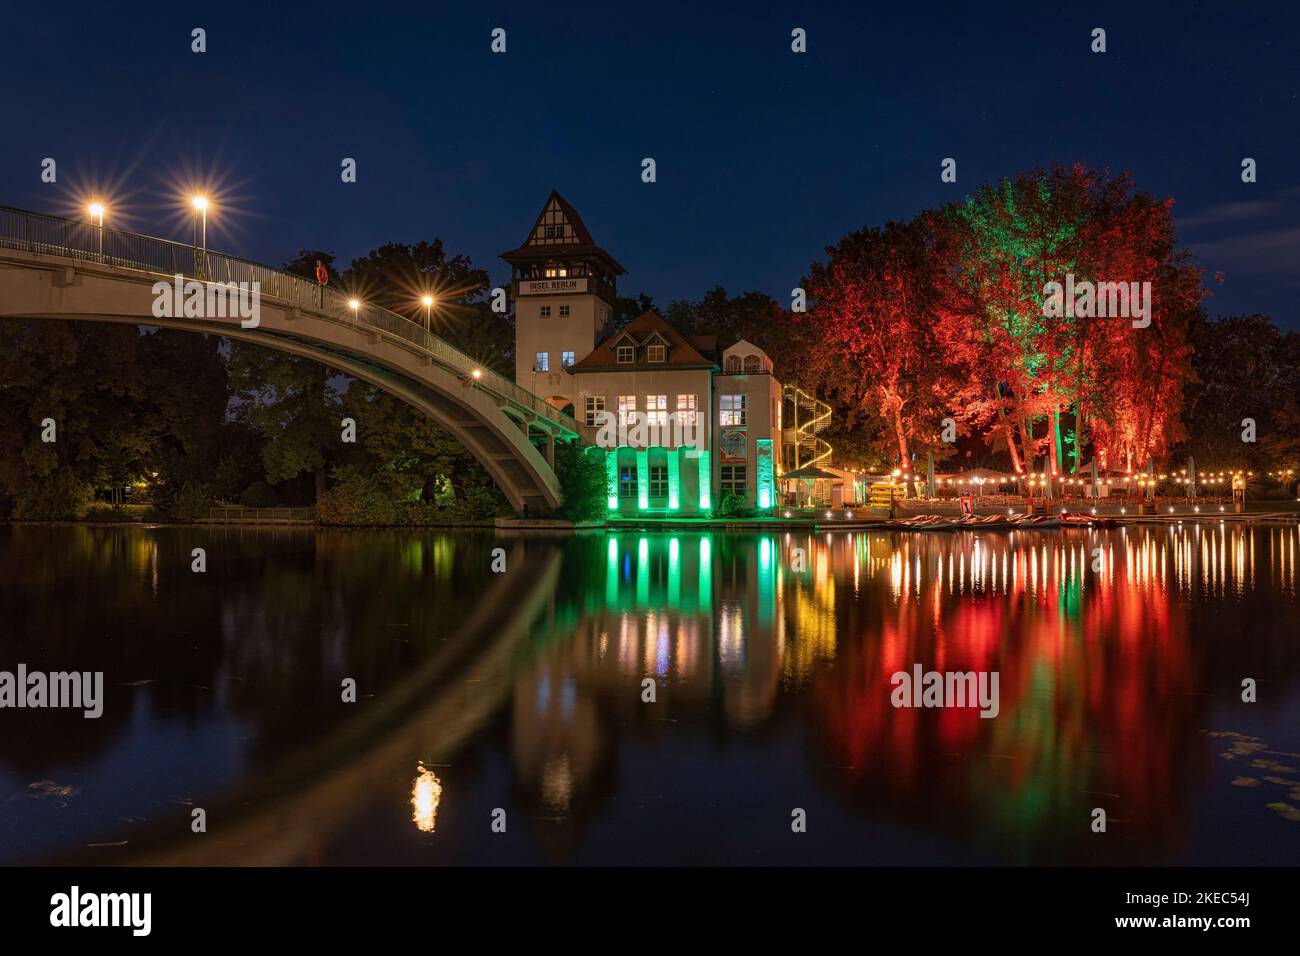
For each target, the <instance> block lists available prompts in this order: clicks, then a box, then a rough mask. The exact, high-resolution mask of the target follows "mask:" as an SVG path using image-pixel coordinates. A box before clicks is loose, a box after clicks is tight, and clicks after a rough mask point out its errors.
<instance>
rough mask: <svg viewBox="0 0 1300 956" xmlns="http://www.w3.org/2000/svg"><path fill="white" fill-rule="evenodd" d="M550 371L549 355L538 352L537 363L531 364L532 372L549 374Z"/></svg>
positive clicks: (548, 353)
mask: <svg viewBox="0 0 1300 956" xmlns="http://www.w3.org/2000/svg"><path fill="white" fill-rule="evenodd" d="M550 370H551V353H550V352H538V353H537V361H536V362H535V363H534V364H533V371H534V372H549V371H550Z"/></svg>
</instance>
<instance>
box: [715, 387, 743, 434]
mask: <svg viewBox="0 0 1300 956" xmlns="http://www.w3.org/2000/svg"><path fill="white" fill-rule="evenodd" d="M718 424H719V425H722V426H727V425H743V424H745V396H744V395H719V396H718Z"/></svg>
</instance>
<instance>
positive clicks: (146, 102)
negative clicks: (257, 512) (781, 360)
mask: <svg viewBox="0 0 1300 956" xmlns="http://www.w3.org/2000/svg"><path fill="white" fill-rule="evenodd" d="M110 6H117V5H110V4H96V5H93V6H82V5H79V4H59V5H44V4H21V5H18V4H13V3H11V4H8V5H7V7H6V9H5V12H4V29H3V32H0V57H2V59H0V62H3V63H4V65H5V74H6V76H5V80H4V83H3V90H4V92H3V94H2V95H3V102H4V116H3V130H4V135H3V139H2V140H0V183H3V189H0V203H6V204H10V205H16V206H21V207H25V208H30V209H37V210H42V211H50V212H62V213H64V214H75V212H76V209H77V205H78V203H79V201H80V197H81V196H83V195H84V194H85V193H87V192H89V191H91V190H94V189H101V190H103V191H104V192H106V193H107V194H108V195H109V197H110V199H111V200H112V201H113V206H112V216H111V224H113V225H117V226H119V227H120V228H129V229H133V230H136V231H140V232H146V233H150V234H154V235H165V236H170V237H173V238H178V239H185V240H187V241H188V238H189V225H188V220H187V219H186V218H185V215H184V212H183V210H182V209H180V208H179V207H178V205H177V203H176V202H175V200H174V196H175V195H176V194H178V193H179V192H180V189H181V186H182V184H184V183H185V182H187V181H193V180H196V179H204V178H206V179H208V180H209V181H210V182H212V183H214V184H215V192H216V194H217V195H218V197H219V199H220V200H221V208H220V210H219V212H217V213H216V214H215V215H214V217H213V220H212V222H211V226H210V230H211V231H210V235H209V244H210V245H211V246H212V247H213V248H217V249H222V250H223V251H231V252H235V253H238V254H242V255H246V256H248V257H250V258H254V259H258V260H261V261H265V262H270V263H279V262H281V261H283V260H284V259H285V258H287V257H288V256H290V255H292V254H293V253H294V252H296V251H297V250H298V249H299V248H302V247H321V248H326V249H330V250H333V251H334V252H336V253H337V254H338V255H339V257H340V258H341V259H342V261H343V263H346V262H347V261H348V260H350V259H351V258H352V257H353V256H355V255H358V254H362V253H364V252H366V251H367V250H369V249H371V248H373V247H374V246H376V245H378V244H379V243H382V242H385V241H391V240H396V241H414V240H417V239H421V238H433V237H435V236H437V237H441V238H442V239H443V240H444V241H445V242H446V244H447V246H448V248H449V249H451V250H453V251H461V252H465V253H467V254H469V255H470V256H471V257H472V258H473V259H474V261H475V262H476V264H479V265H482V266H486V267H488V268H489V269H491V270H492V273H493V275H494V276H495V277H497V278H498V279H499V278H500V277H502V276H504V275H506V274H508V273H507V272H506V270H505V268H504V264H503V263H501V262H500V260H498V259H497V258H496V255H497V253H499V252H501V251H502V250H504V249H507V248H511V247H513V246H515V245H518V244H519V243H520V242H521V241H522V240H523V238H524V236H525V234H526V232H527V229H528V227H529V226H530V225H531V224H532V220H533V217H534V216H535V215H536V214H537V212H538V210H539V209H540V207H541V205H542V202H543V200H544V199H545V197H546V195H547V192H548V191H549V190H550V189H551V188H552V187H555V188H557V189H559V190H560V192H561V193H563V194H564V195H565V196H566V197H567V198H568V199H569V200H570V201H571V202H573V203H574V205H575V206H577V208H578V209H579V211H580V212H581V213H582V214H583V216H584V218H585V220H586V222H587V225H588V226H589V227H590V228H591V230H592V232H593V234H594V236H595V238H596V240H597V241H598V242H600V243H601V244H602V245H603V246H605V248H607V249H608V250H609V251H610V252H611V253H612V254H613V255H614V256H615V257H616V258H617V259H619V260H620V261H621V262H622V264H623V265H624V266H625V267H626V268H627V270H628V273H629V274H628V275H627V276H626V277H625V278H624V280H623V284H622V286H621V288H622V289H623V291H624V292H627V293H634V292H637V291H641V290H644V291H646V292H648V293H650V294H651V295H652V296H654V298H655V300H656V301H657V302H659V303H660V304H661V305H666V304H667V303H668V302H669V301H671V300H673V299H676V298H683V297H692V298H693V297H698V296H699V295H700V294H702V293H703V292H704V291H705V290H707V289H708V288H710V287H711V286H713V285H715V284H721V285H723V286H724V287H726V288H727V289H728V290H729V291H731V292H740V291H742V290H746V289H762V290H764V291H768V292H770V293H772V294H774V295H777V296H778V297H780V298H782V299H787V297H788V292H789V289H790V288H791V287H792V286H794V285H795V284H796V283H797V281H798V279H799V277H800V276H801V275H802V274H803V273H804V272H805V270H806V267H807V265H808V263H809V261H811V260H812V259H814V258H817V257H819V256H821V254H822V250H823V247H824V246H825V245H827V244H828V243H832V242H835V241H836V240H838V239H839V238H840V237H841V236H843V235H844V234H845V233H846V232H848V231H851V230H853V229H857V228H859V227H861V226H863V225H869V224H880V223H882V222H884V221H885V220H886V219H889V218H907V217H910V216H911V215H913V214H914V213H916V212H917V211H919V210H921V209H923V208H926V207H932V206H935V205H938V204H940V203H942V202H944V201H947V200H951V199H956V198H959V197H960V196H962V195H965V194H966V193H967V192H969V191H970V190H972V189H973V188H974V187H975V186H976V185H977V184H979V183H981V182H984V181H988V180H995V179H997V178H998V177H1001V176H1003V175H1009V174H1013V173H1015V172H1017V171H1020V170H1023V169H1027V168H1031V167H1033V166H1037V165H1046V164H1050V163H1052V162H1062V163H1070V162H1074V161H1079V160H1081V161H1084V162H1086V163H1089V164H1092V165H1095V166H1099V167H1109V168H1110V169H1112V170H1115V171H1119V170H1128V171H1130V172H1131V173H1132V174H1133V176H1134V177H1135V179H1136V181H1137V183H1138V185H1139V187H1140V188H1143V189H1145V190H1147V191H1149V192H1151V193H1153V194H1155V195H1157V196H1162V197H1163V196H1173V197H1174V198H1175V199H1176V206H1175V210H1176V214H1177V217H1178V221H1179V238H1180V242H1181V243H1182V244H1183V245H1185V246H1186V247H1188V248H1189V249H1191V250H1192V251H1193V253H1195V254H1196V256H1197V259H1198V261H1199V262H1200V264H1201V265H1202V266H1203V268H1204V269H1205V272H1206V275H1207V281H1209V284H1210V285H1211V286H1212V287H1213V288H1214V291H1215V295H1214V298H1213V299H1211V300H1210V302H1209V303H1208V308H1209V310H1210V312H1211V314H1220V313H1225V312H1247V311H1264V312H1268V313H1270V314H1272V315H1273V316H1274V317H1275V318H1276V319H1277V320H1278V321H1279V322H1280V323H1282V324H1284V325H1287V326H1289V327H1291V328H1300V318H1298V317H1297V309H1296V305H1295V303H1296V295H1295V293H1296V292H1297V287H1300V269H1297V258H1298V257H1297V251H1298V250H1300V215H1298V213H1300V99H1297V95H1298V94H1300V66H1298V65H1297V64H1300V53H1298V52H1297V45H1298V41H1300V29H1298V28H1300V13H1297V12H1296V11H1297V9H1298V8H1297V5H1296V4H1295V3H1292V2H1287V3H1276V4H1274V3H1263V4H1249V5H1248V4H1236V3H1232V4H1229V3H1218V4H1203V3H1171V4H1150V5H1146V4H1135V3H1120V4H1113V5H1104V4H1103V5H1098V4H1087V5H1086V7H1087V8H1088V9H1087V10H1086V11H1085V10H1083V9H1079V10H1076V9H1074V7H1075V6H1076V5H1075V4H1058V5H1050V4H1026V5H1023V6H1018V5H1011V4H976V3H961V4H957V3H953V4H944V3H921V2H916V3H912V4H898V5H888V7H893V8H897V9H889V8H887V6H886V5H883V4H882V5H877V4H869V3H858V2H854V3H844V4H824V5H815V4H783V3H759V4H754V3H737V4H733V5H726V6H721V7H720V6H718V5H715V4H709V5H707V8H706V5H705V4H684V5H676V4H671V3H661V2H658V0H656V2H654V3H641V4H613V3H601V4H585V3H578V2H569V3H563V4H521V5H509V4H479V3H456V4H433V3H426V4H410V5H396V4H392V5H390V4H374V3H360V2H358V3H347V4H336V3H329V2H324V3H318V4H315V5H313V6H311V7H307V6H297V5H293V6H289V5H284V4H280V3H271V2H264V3H259V4H243V3H229V4H202V5H195V7H194V11H193V12H184V11H183V10H182V5H179V4H169V5H166V6H162V5H149V4H132V5H130V7H129V9H131V10H132V13H131V14H130V15H129V16H128V15H124V14H121V13H118V12H114V11H113V10H110V9H108V8H109V7H110ZM1077 6H1078V7H1080V8H1083V7H1084V6H1085V5H1083V4H1079V5H1077ZM196 26H197V27H203V28H205V29H206V30H207V40H208V52H207V53H204V54H194V53H191V52H190V30H191V29H192V28H193V27H196ZM497 26H501V27H504V28H505V29H506V30H507V36H508V52H507V53H506V54H504V55H493V54H492V53H490V52H489V48H488V47H489V41H490V37H489V34H490V32H491V30H492V29H493V28H494V27H497ZM796 26H798V27H803V28H805V29H806V30H807V31H808V53H807V54H805V55H795V54H793V53H791V52H790V31H791V29H792V28H794V27H796ZM1096 26H1100V27H1104V28H1105V29H1106V30H1107V41H1108V52H1106V53H1105V54H1093V53H1091V52H1090V51H1089V44H1090V32H1091V30H1092V28H1093V27H1096ZM47 156H49V157H54V158H55V159H56V160H57V161H58V173H59V181H58V183H57V184H55V185H45V184H42V183H41V182H40V179H39V176H40V162H41V160H42V159H43V158H44V157H47ZM646 156H651V157H654V159H655V160H656V161H657V164H658V182H657V183H654V184H652V185H647V184H644V183H642V182H641V179H640V171H641V166H640V164H641V160H642V158H643V157H646ZM946 156H952V157H955V158H956V159H957V161H958V182H957V183H956V184H955V185H952V184H943V183H941V182H940V180H939V163H940V160H941V159H942V158H943V157H946ZM1245 156H1250V157H1253V158H1255V159H1256V160H1257V161H1258V164H1259V181H1258V182H1257V183H1255V184H1253V185H1246V184H1243V183H1242V182H1241V178H1240V163H1241V159H1242V158H1243V157H1245ZM343 157H354V158H356V159H357V161H358V164H359V171H358V172H359V174H358V180H359V181H358V182H357V183H356V184H344V183H342V182H341V181H340V177H339V172H340V165H339V164H340V162H341V160H342V159H343ZM1219 271H1221V272H1223V273H1224V275H1225V279H1224V283H1223V285H1222V286H1219V285H1217V284H1215V283H1213V282H1212V281H1210V279H1211V277H1212V276H1213V274H1214V273H1215V272H1219Z"/></svg>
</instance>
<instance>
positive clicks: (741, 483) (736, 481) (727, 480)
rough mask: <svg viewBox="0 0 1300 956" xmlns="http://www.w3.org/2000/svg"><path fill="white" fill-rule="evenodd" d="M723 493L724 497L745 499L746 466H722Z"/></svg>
mask: <svg viewBox="0 0 1300 956" xmlns="http://www.w3.org/2000/svg"><path fill="white" fill-rule="evenodd" d="M721 477H722V482H721V484H722V493H723V494H724V495H727V494H731V495H739V496H740V497H742V498H743V497H745V492H746V488H745V466H744V465H723V466H722V475H721Z"/></svg>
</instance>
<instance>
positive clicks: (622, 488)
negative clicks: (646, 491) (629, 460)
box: [618, 465, 636, 498]
mask: <svg viewBox="0 0 1300 956" xmlns="http://www.w3.org/2000/svg"><path fill="white" fill-rule="evenodd" d="M618 496H619V497H620V498H635V497H636V466H635V465H622V466H620V467H619V469H618Z"/></svg>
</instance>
